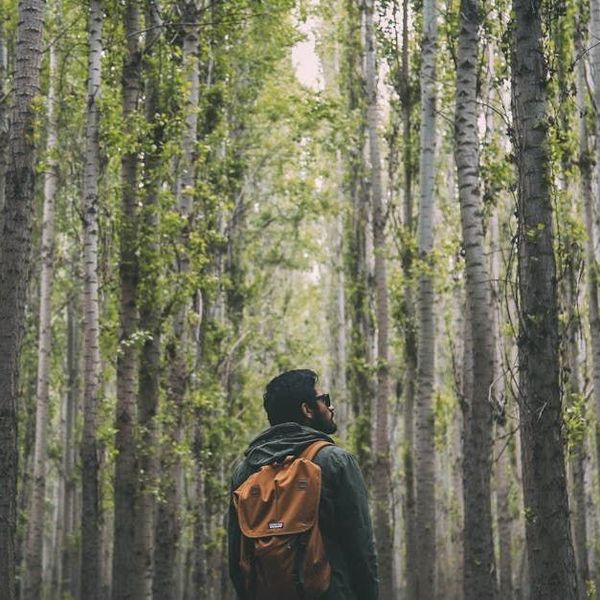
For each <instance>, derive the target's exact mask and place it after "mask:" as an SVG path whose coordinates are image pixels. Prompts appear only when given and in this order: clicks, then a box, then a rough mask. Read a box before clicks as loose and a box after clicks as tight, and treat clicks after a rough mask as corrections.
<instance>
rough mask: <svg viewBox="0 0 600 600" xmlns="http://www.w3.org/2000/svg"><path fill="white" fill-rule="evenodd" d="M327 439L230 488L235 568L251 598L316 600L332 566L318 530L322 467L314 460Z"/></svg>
mask: <svg viewBox="0 0 600 600" xmlns="http://www.w3.org/2000/svg"><path fill="white" fill-rule="evenodd" d="M330 445H331V442H326V441H317V442H313V443H312V444H310V445H309V446H308V447H307V448H306V449H305V450H304V451H303V452H302V453H301V454H300V455H298V456H297V457H296V456H288V457H286V459H285V460H284V461H282V462H281V463H274V464H270V465H265V466H263V467H261V469H260V470H259V471H257V472H256V473H254V474H253V475H251V476H250V477H249V478H248V479H246V481H244V483H242V485H240V486H239V487H238V488H237V489H236V490H235V491H234V492H233V503H234V506H235V509H236V511H237V517H238V522H239V526H240V530H241V532H242V542H241V551H240V569H241V572H242V574H243V576H244V580H245V583H246V589H247V590H248V592H249V593H250V594H253V597H254V598H256V600H317V599H318V598H319V597H320V596H322V595H323V593H324V592H326V591H327V589H328V588H329V584H330V581H331V565H330V564H329V561H328V560H327V557H326V555H325V546H324V544H323V538H322V536H321V531H320V530H319V500H320V498H321V468H320V467H319V466H318V465H316V464H315V463H314V462H313V459H314V457H315V456H316V454H317V452H318V451H319V450H321V448H323V447H324V446H330Z"/></svg>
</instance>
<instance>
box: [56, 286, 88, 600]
mask: <svg viewBox="0 0 600 600" xmlns="http://www.w3.org/2000/svg"><path fill="white" fill-rule="evenodd" d="M76 312H77V307H76V301H75V299H74V297H73V296H71V297H70V298H69V300H68V303H67V358H66V369H67V377H68V383H67V386H68V387H67V393H66V397H65V404H66V406H65V413H64V414H65V416H64V418H65V429H64V438H63V459H62V466H63V486H64V492H63V493H64V501H63V512H62V515H61V517H60V518H61V519H62V521H63V530H62V536H63V538H62V542H61V550H62V555H61V563H62V564H61V582H60V589H59V593H60V596H61V597H63V596H66V595H67V594H70V595H71V596H72V597H73V598H77V593H76V588H75V585H74V583H75V582H74V578H73V573H74V572H75V571H77V570H78V568H79V564H78V559H77V558H78V552H77V548H76V547H75V543H74V539H73V537H74V532H75V500H76V487H75V484H76V482H75V423H76V421H77V407H78V404H79V360H78V357H79V356H80V343H79V330H78V327H77V319H76ZM82 479H83V472H82Z"/></svg>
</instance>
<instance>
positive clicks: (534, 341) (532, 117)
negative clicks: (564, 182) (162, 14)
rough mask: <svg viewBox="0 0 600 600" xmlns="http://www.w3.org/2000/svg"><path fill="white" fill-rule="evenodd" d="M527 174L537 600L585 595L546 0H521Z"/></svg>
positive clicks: (521, 211)
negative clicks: (553, 165)
mask: <svg viewBox="0 0 600 600" xmlns="http://www.w3.org/2000/svg"><path fill="white" fill-rule="evenodd" d="M513 10H514V13H515V25H514V30H513V47H512V61H511V64H512V84H513V97H512V107H513V117H514V130H515V140H514V141H515V154H516V163H517V165H518V173H519V194H518V210H517V212H518V219H519V233H518V276H519V296H520V306H519V316H520V331H519V411H520V416H521V442H522V453H523V483H524V503H525V519H526V535H527V553H528V559H529V572H530V578H531V587H532V599H533V600H538V599H539V600H542V599H544V600H552V599H556V600H559V599H561V600H569V599H575V598H577V579H576V570H575V560H574V554H573V546H572V542H571V532H570V526H569V505H568V499H567V484H566V474H565V460H564V450H563V438H562V410H561V398H560V387H559V354H558V309H557V290H556V265H555V258H554V249H553V224H552V200H551V197H550V189H549V155H548V136H547V123H546V112H545V111H546V93H545V85H546V68H545V63H544V55H543V47H542V30H541V17H542V15H541V2H540V0H513Z"/></svg>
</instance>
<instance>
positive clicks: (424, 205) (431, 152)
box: [415, 0, 437, 600]
mask: <svg viewBox="0 0 600 600" xmlns="http://www.w3.org/2000/svg"><path fill="white" fill-rule="evenodd" d="M436 52H437V20H436V1H435V0H424V2H423V41H422V63H421V75H420V78H421V155H420V161H419V162H420V182H421V198H420V207H419V227H418V234H417V249H418V255H419V260H420V261H421V263H422V264H421V265H420V274H419V283H418V290H417V307H418V308H417V311H418V312H417V318H418V329H417V348H418V353H417V365H418V366H417V397H416V402H417V411H416V461H415V462H416V467H415V475H416V506H417V510H416V536H417V595H416V598H417V600H431V599H432V598H435V591H434V574H435V445H434V412H433V383H434V360H435V328H434V315H433V302H434V291H433V264H432V259H433V257H432V250H433V201H434V198H433V193H434V181H435V104H436V92H435V81H436V78H435V60H436Z"/></svg>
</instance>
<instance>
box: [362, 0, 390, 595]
mask: <svg viewBox="0 0 600 600" xmlns="http://www.w3.org/2000/svg"><path fill="white" fill-rule="evenodd" d="M364 21H365V65H366V68H365V82H366V89H365V92H366V96H367V98H366V104H367V130H368V145H369V159H370V183H371V210H372V225H373V252H374V254H375V267H374V269H375V272H374V284H375V305H376V309H375V312H376V317H377V363H376V371H377V393H376V396H375V404H374V410H373V411H372V412H373V415H374V416H375V422H374V425H373V450H372V452H373V455H374V461H373V471H374V472H373V492H374V496H375V538H376V540H377V553H378V557H379V569H380V573H379V580H380V593H381V595H382V596H383V597H384V598H391V597H392V596H393V594H394V585H393V579H394V578H393V560H392V554H393V547H394V544H393V534H392V526H391V521H390V518H391V502H390V495H389V494H390V489H391V481H390V475H391V466H390V456H389V446H390V444H389V432H388V402H389V364H388V363H389V340H388V326H389V309H388V291H387V271H386V256H385V222H386V216H385V210H384V206H383V189H382V182H381V180H382V175H381V158H380V153H379V132H378V125H379V123H378V114H379V111H378V108H377V65H376V60H375V58H376V52H375V31H374V25H373V0H366V1H365V5H364Z"/></svg>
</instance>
